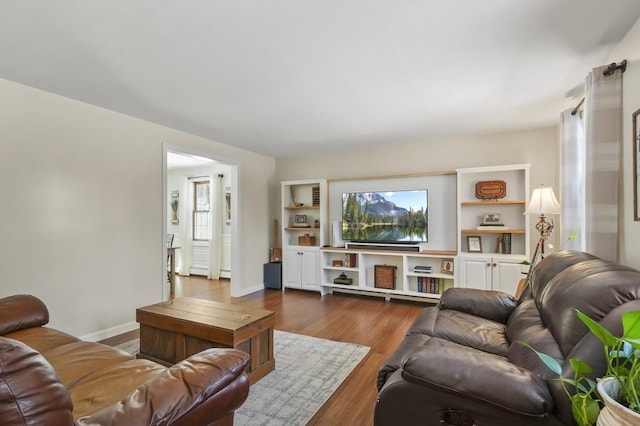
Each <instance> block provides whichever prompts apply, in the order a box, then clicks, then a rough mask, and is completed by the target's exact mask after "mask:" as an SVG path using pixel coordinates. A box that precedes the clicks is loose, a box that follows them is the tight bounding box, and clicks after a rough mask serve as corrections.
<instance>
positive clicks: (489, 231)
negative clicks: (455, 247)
mask: <svg viewBox="0 0 640 426" xmlns="http://www.w3.org/2000/svg"><path fill="white" fill-rule="evenodd" d="M460 232H462V233H463V234H524V233H525V232H526V231H525V230H524V229H515V228H507V229H462V230H460Z"/></svg>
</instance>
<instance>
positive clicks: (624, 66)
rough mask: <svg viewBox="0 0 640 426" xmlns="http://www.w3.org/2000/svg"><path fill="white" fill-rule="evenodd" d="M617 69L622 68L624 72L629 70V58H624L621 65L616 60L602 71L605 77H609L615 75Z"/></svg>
mask: <svg viewBox="0 0 640 426" xmlns="http://www.w3.org/2000/svg"><path fill="white" fill-rule="evenodd" d="M616 70H621V71H622V72H625V71H626V70H627V60H626V59H625V60H623V61H622V62H620V65H618V64H616V63H615V62H612V63H611V64H610V65H609V66H608V67H607V69H606V70H604V71H603V72H602V75H604V76H605V77H609V76H610V75H613V73H614V72H616Z"/></svg>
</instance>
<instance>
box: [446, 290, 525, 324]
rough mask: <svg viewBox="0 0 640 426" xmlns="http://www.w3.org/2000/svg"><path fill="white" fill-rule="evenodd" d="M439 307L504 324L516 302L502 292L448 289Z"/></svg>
mask: <svg viewBox="0 0 640 426" xmlns="http://www.w3.org/2000/svg"><path fill="white" fill-rule="evenodd" d="M439 306H440V309H453V310H456V311H460V312H465V313H467V314H471V315H476V316H479V317H482V318H486V319H489V320H493V321H498V322H500V323H502V324H506V322H507V320H508V319H509V316H510V315H511V313H512V312H513V310H514V309H515V308H516V300H515V299H514V297H513V296H511V295H510V294H507V293H504V292H502V291H496V290H479V289H475V288H450V289H447V291H445V292H444V293H443V294H442V297H441V298H440V303H439Z"/></svg>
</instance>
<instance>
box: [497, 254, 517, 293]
mask: <svg viewBox="0 0 640 426" xmlns="http://www.w3.org/2000/svg"><path fill="white" fill-rule="evenodd" d="M493 265H495V266H494V267H493V290H499V291H504V292H505V293H509V294H510V295H512V296H513V295H515V294H516V290H517V288H518V282H519V281H520V279H521V278H524V275H522V273H521V271H522V265H520V262H518V261H514V260H505V259H494V262H493Z"/></svg>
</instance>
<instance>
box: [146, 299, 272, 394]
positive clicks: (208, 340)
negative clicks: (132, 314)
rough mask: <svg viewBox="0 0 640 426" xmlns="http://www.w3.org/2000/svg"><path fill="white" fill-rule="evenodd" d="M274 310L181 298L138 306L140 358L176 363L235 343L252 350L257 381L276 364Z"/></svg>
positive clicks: (252, 376)
mask: <svg viewBox="0 0 640 426" xmlns="http://www.w3.org/2000/svg"><path fill="white" fill-rule="evenodd" d="M274 316H275V313H274V312H271V311H266V310H263V309H254V308H248V307H244V306H242V305H232V304H228V303H221V302H213V301H210V300H204V299H196V298H192V297H179V298H176V299H174V300H173V301H169V302H162V303H157V304H155V305H150V306H145V307H142V308H138V309H136V321H138V322H139V323H140V352H139V353H138V355H137V356H138V358H145V359H150V360H153V361H156V362H159V363H161V364H163V365H167V366H169V365H173V364H175V363H177V362H180V361H182V360H183V359H185V358H187V357H189V356H191V355H193V354H196V353H198V352H200V351H203V350H205V349H208V348H235V349H240V350H242V351H244V352H247V353H248V354H249V355H251V362H250V365H249V367H248V368H247V374H248V376H249V380H250V382H251V383H252V384H253V383H255V382H257V381H258V380H260V379H261V378H262V377H264V376H266V375H267V374H268V373H269V372H271V371H273V369H274V368H275V359H274V358H273V324H274Z"/></svg>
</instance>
